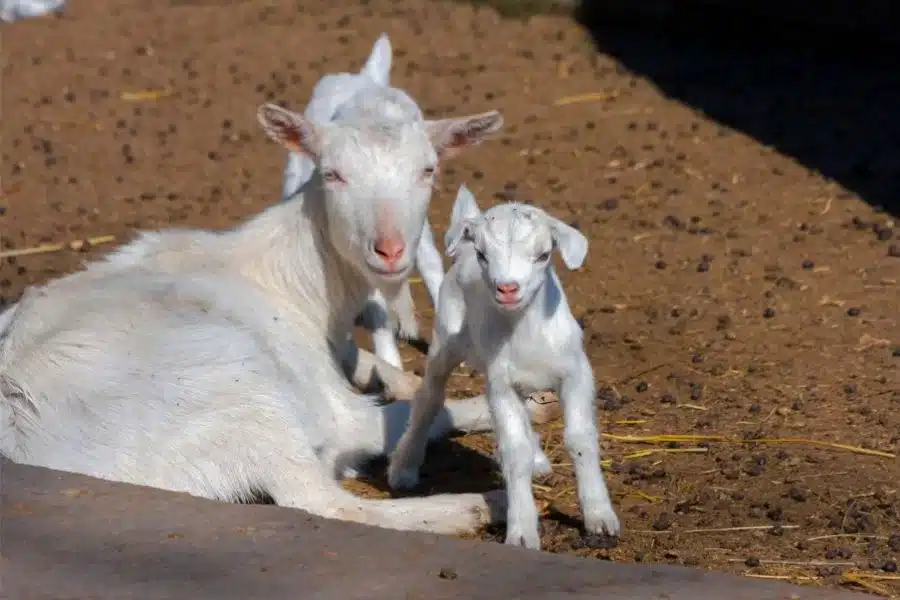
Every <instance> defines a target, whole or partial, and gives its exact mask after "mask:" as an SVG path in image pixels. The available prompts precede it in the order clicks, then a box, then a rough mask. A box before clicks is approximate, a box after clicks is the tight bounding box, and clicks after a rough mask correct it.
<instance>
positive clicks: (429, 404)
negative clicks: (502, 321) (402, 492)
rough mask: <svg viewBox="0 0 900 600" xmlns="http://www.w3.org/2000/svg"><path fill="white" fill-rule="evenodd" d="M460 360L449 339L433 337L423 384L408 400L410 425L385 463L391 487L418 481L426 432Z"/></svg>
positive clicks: (396, 487) (410, 484)
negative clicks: (411, 398) (410, 401)
mask: <svg viewBox="0 0 900 600" xmlns="http://www.w3.org/2000/svg"><path fill="white" fill-rule="evenodd" d="M459 363H460V358H459V356H457V353H456V352H455V350H454V345H453V343H452V340H441V339H440V338H439V337H437V336H435V337H434V339H433V340H432V342H431V347H430V348H429V351H428V360H427V362H426V363H425V376H424V377H423V378H422V387H420V388H419V391H418V392H416V395H415V397H414V398H413V401H412V403H411V404H412V407H411V413H410V419H409V425H408V426H407V429H406V431H405V432H403V435H402V436H401V437H400V441H399V442H398V443H397V448H396V449H395V450H394V452H393V453H392V454H391V457H390V462H389V464H388V485H390V487H391V488H392V489H395V490H398V489H410V488H413V487H415V486H416V485H417V484H418V483H419V470H420V469H421V468H422V463H423V462H425V449H426V446H427V444H428V440H429V437H430V436H429V433H430V431H431V429H432V427H433V426H434V424H435V419H436V418H437V417H438V415H439V413H440V412H441V409H442V408H443V407H444V402H445V400H446V387H447V379H448V378H449V377H450V372H451V371H452V370H453V369H454V368H455V367H456V366H457V365H459Z"/></svg>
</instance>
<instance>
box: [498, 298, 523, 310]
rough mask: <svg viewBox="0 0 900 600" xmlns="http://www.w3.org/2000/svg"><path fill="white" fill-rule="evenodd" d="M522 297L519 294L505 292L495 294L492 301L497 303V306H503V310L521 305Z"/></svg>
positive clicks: (513, 308)
mask: <svg viewBox="0 0 900 600" xmlns="http://www.w3.org/2000/svg"><path fill="white" fill-rule="evenodd" d="M523 300H524V298H523V297H522V296H519V295H515V296H514V295H506V294H495V295H494V302H496V303H497V306H499V307H500V308H503V309H505V310H515V309H517V308H519V307H520V306H522V302H523Z"/></svg>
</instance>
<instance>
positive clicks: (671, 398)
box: [659, 393, 676, 404]
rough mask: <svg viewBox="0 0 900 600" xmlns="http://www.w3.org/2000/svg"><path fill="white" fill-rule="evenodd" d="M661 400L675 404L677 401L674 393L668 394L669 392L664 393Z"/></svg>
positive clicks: (664, 402)
mask: <svg viewBox="0 0 900 600" xmlns="http://www.w3.org/2000/svg"><path fill="white" fill-rule="evenodd" d="M659 401H660V402H662V403H663V404H675V402H676V400H675V396H673V395H672V394H668V393H666V394H663V395H662V396H661V397H660V399H659Z"/></svg>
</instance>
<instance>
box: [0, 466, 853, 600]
mask: <svg viewBox="0 0 900 600" xmlns="http://www.w3.org/2000/svg"><path fill="white" fill-rule="evenodd" d="M0 468H2V490H0V492H2V501H3V506H2V517H3V523H2V538H0V542H2V547H0V550H2V556H3V558H2V563H0V565H2V574H3V579H2V580H0V583H2V586H0V597H3V598H11V599H15V600H50V599H54V600H57V599H58V600H63V599H65V600H76V599H77V600H126V599H129V598H131V599H140V600H144V599H146V600H156V599H159V600H163V599H166V600H230V599H234V600H246V599H249V598H265V599H266V600H282V599H284V600H300V599H302V600H357V599H358V600H407V599H408V600H420V599H421V600H444V599H467V600H473V599H484V600H499V599H505V598H509V599H515V600H532V599H535V600H536V599H546V600H551V599H552V600H557V599H562V598H566V599H568V600H587V599H588V598H618V599H628V600H663V599H666V600H712V599H716V600H718V599H722V600H788V599H793V600H813V599H816V600H855V599H858V598H862V597H866V596H861V595H859V594H853V593H848V592H841V591H827V590H822V589H818V588H803V587H796V586H791V585H786V584H780V583H771V582H764V581H757V580H751V579H744V578H740V577H735V576H729V575H719V574H712V573H706V572H703V571H699V570H693V569H686V568H681V567H671V566H662V565H658V566H649V565H648V566H643V565H625V564H614V563H610V562H604V561H598V560H586V559H580V558H575V557H570V556H559V555H552V554H548V553H539V552H531V551H528V550H523V549H519V548H510V547H506V546H503V545H501V544H494V543H480V542H470V541H463V540H457V539H454V538H450V537H439V536H432V535H421V534H405V533H401V532H395V531H388V530H384V529H379V528H374V527H365V526H361V525H355V524H350V523H342V522H338V521H328V520H323V519H319V518H315V517H312V516H310V515H308V514H306V513H304V512H302V511H297V510H292V509H287V508H278V507H275V506H260V505H257V506H249V505H243V506H242V505H233V504H224V503H217V502H210V501H207V500H201V499H198V498H193V497H190V496H187V495H184V494H174V493H170V492H164V491H161V490H155V489H151V488H142V487H136V486H130V485H126V484H117V483H110V482H107V481H102V480H98V479H93V478H90V477H84V476H80V475H73V474H69V473H63V472H59V471H52V470H48V469H40V468H33V467H24V466H21V465H16V464H14V463H11V462H5V463H2V464H0Z"/></svg>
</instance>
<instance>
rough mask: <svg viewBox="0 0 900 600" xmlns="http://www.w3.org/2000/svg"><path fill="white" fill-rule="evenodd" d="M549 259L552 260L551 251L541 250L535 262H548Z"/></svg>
mask: <svg viewBox="0 0 900 600" xmlns="http://www.w3.org/2000/svg"><path fill="white" fill-rule="evenodd" d="M548 260H550V252H541V253H540V254H538V255H537V258H535V259H534V262H539V263H542V262H547V261H548Z"/></svg>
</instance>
